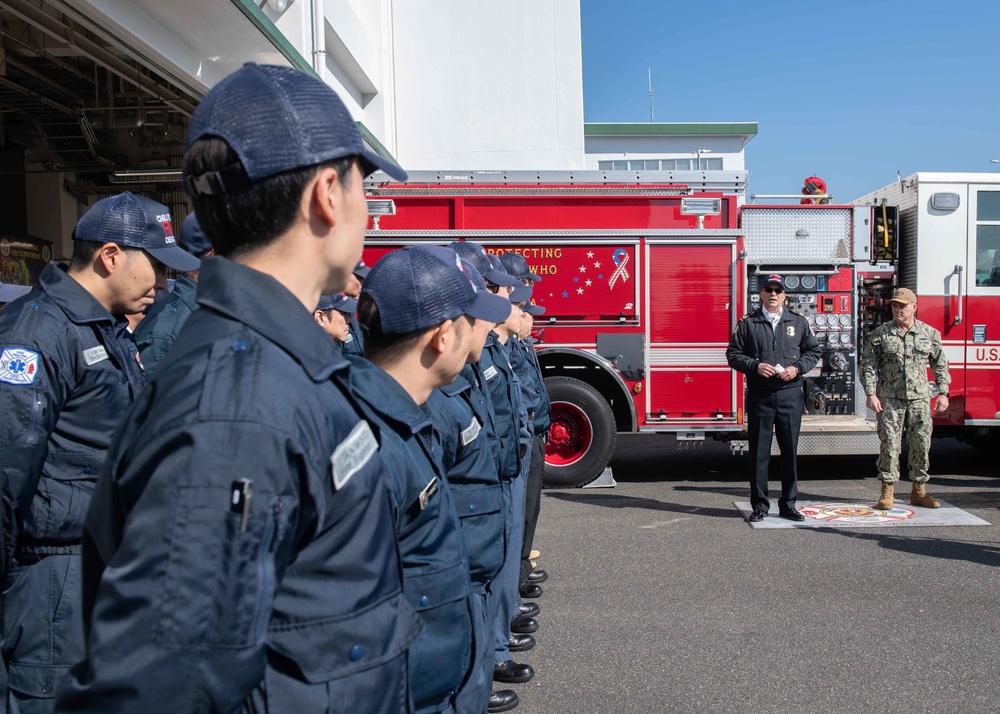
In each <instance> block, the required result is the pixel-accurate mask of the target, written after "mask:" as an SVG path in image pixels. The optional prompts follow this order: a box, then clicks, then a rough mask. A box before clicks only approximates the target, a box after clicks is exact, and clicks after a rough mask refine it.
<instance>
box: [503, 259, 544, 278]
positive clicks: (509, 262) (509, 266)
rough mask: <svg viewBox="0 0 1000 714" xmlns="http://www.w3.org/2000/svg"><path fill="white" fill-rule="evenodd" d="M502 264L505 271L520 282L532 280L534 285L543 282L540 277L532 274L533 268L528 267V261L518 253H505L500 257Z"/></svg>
mask: <svg viewBox="0 0 1000 714" xmlns="http://www.w3.org/2000/svg"><path fill="white" fill-rule="evenodd" d="M500 264H501V265H503V267H504V270H506V271H507V272H508V273H510V274H511V275H513V276H514V277H515V278H517V279H518V280H530V281H532V282H534V283H537V282H538V281H539V280H541V278H540V277H538V276H537V275H536V274H535V273H532V272H531V268H529V267H528V261H527V260H525V259H524V256H523V255H520V254H518V253H504V254H503V255H501V256H500Z"/></svg>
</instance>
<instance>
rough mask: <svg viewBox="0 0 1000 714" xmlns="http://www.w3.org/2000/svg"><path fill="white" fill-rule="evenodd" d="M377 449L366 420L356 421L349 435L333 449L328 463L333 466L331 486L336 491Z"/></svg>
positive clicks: (376, 443) (376, 442)
mask: <svg viewBox="0 0 1000 714" xmlns="http://www.w3.org/2000/svg"><path fill="white" fill-rule="evenodd" d="M376 451H378V441H377V440H376V439H375V435H374V434H373V433H372V429H371V427H370V426H368V422H366V421H362V422H358V425H357V426H356V427H354V429H353V430H352V431H351V433H350V435H349V436H348V437H347V438H346V439H344V440H343V441H342V442H341V443H340V446H338V447H337V448H336V449H334V450H333V454H332V455H331V456H330V465H331V466H332V467H333V487H334V488H335V489H337V490H338V491H339V490H340V489H342V488H343V487H344V485H345V484H346V483H347V482H348V481H350V480H351V477H352V476H353V475H354V474H356V473H357V472H358V471H360V470H361V467H362V466H364V465H365V464H367V463H368V460H369V459H370V458H371V457H372V456H373V455H374V454H375V452H376Z"/></svg>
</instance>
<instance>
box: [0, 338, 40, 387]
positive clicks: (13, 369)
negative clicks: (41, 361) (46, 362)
mask: <svg viewBox="0 0 1000 714" xmlns="http://www.w3.org/2000/svg"><path fill="white" fill-rule="evenodd" d="M37 376H38V353H37V352H32V351H31V350H24V349H21V348H20V347H7V348H5V349H4V351H3V353H0V382H6V383H7V384H17V385H23V384H34V382H35V377H37Z"/></svg>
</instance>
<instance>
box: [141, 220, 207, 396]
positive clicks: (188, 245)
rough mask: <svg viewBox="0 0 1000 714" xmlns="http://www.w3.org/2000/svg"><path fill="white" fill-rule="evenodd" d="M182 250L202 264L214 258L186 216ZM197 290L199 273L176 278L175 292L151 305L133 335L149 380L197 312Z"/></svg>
mask: <svg viewBox="0 0 1000 714" xmlns="http://www.w3.org/2000/svg"><path fill="white" fill-rule="evenodd" d="M180 244H181V247H182V248H183V249H184V250H186V251H187V252H188V253H190V254H191V255H193V256H194V257H196V258H198V259H199V260H201V259H202V258H208V257H209V256H211V255H212V254H213V252H212V244H211V243H209V242H208V239H207V238H206V237H205V232H204V231H202V230H201V226H199V225H198V219H197V218H196V217H195V215H194V214H193V213H189V214H188V216H187V218H185V219H184V222H183V223H181V234H180ZM197 290H198V271H197V270H192V271H189V272H186V273H184V274H183V275H180V276H178V278H177V280H175V281H174V289H173V291H172V292H171V293H169V294H168V295H166V296H165V297H163V298H162V299H160V300H157V301H156V303H154V304H153V307H151V308H149V310H148V311H147V312H146V316H145V317H144V318H143V319H142V321H141V322H140V323H139V326H138V327H137V328H135V331H134V332H133V333H132V339H134V340H135V344H136V345H137V346H138V348H139V356H140V357H142V366H143V368H144V369H145V370H146V374H147V375H148V376H152V375H153V372H154V371H155V370H156V367H157V365H158V364H159V363H160V360H161V359H163V356H164V355H165V354H166V353H167V350H168V349H169V348H170V345H172V344H173V342H174V340H175V339H177V335H178V333H180V331H181V327H182V326H183V325H184V323H185V322H186V321H187V319H188V318H189V317H190V316H191V313H192V312H194V311H195V310H197V309H198V303H197V302H195V293H196V292H197Z"/></svg>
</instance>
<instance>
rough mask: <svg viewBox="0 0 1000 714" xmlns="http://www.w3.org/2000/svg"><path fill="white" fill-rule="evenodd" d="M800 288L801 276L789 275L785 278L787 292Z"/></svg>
mask: <svg viewBox="0 0 1000 714" xmlns="http://www.w3.org/2000/svg"><path fill="white" fill-rule="evenodd" d="M798 287H799V276H798V275H787V276H785V290H795V289H796V288H798Z"/></svg>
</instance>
